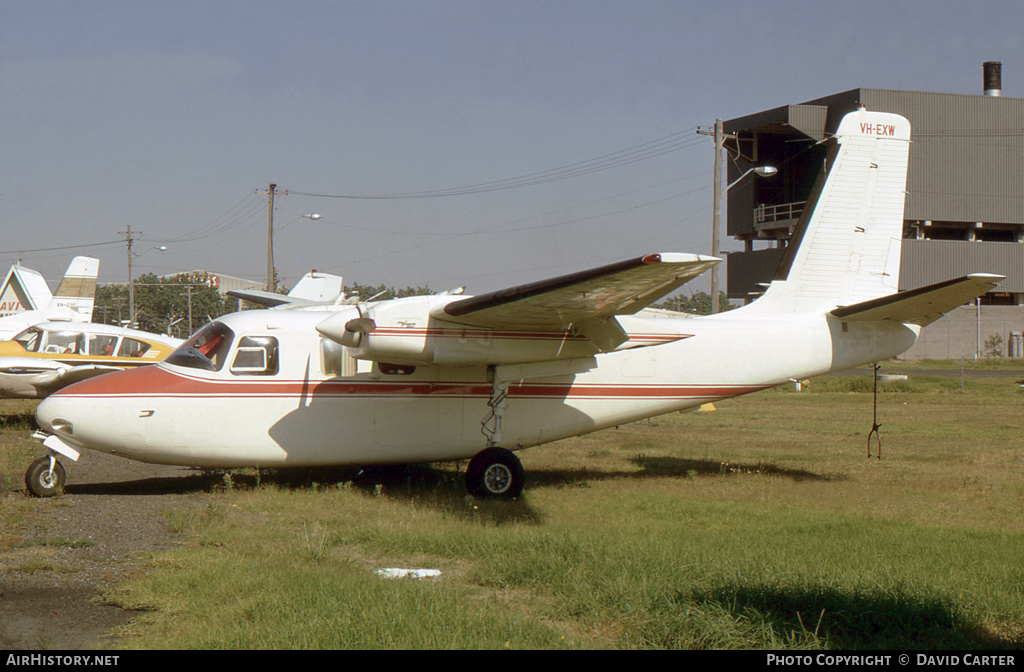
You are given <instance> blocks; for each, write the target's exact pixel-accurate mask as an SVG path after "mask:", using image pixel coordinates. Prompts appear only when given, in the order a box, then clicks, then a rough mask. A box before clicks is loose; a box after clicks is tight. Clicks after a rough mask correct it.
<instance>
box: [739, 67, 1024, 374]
mask: <svg viewBox="0 0 1024 672" xmlns="http://www.w3.org/2000/svg"><path fill="white" fill-rule="evenodd" d="M1000 75H1001V73H1000V67H999V64H998V63H986V64H985V94H984V95H966V94H951V93H928V92H922V91H891V90H882V89H863V88H860V89H852V90H850V91H844V92H842V93H836V94H833V95H830V96H826V97H824V98H818V99H816V100H811V101H808V102H806V103H801V104H798V105H784V106H782V107H777V108H774V109H771V110H765V111H763V112H757V113H755V114H751V115H748V116H745V117H740V118H737V119H731V120H729V121H726V122H725V124H724V130H725V132H726V134H727V136H728V137H729V139H728V140H727V141H726V143H725V147H726V149H727V151H728V153H729V157H730V159H731V160H730V161H729V166H728V179H729V181H730V183H731V182H732V181H734V180H736V179H737V178H739V177H740V176H741V175H743V174H744V172H746V171H747V170H748V169H749V168H752V167H755V166H774V167H776V168H777V169H778V174H777V175H776V176H774V177H772V178H767V179H756V178H748V179H745V180H742V181H741V182H738V183H737V184H736V185H735V186H734V187H733V188H732V189H730V190H729V192H728V219H727V231H728V234H729V235H731V236H733V237H734V238H736V239H738V240H741V241H743V244H744V249H743V251H742V252H733V253H732V254H730V255H729V263H728V271H727V272H728V288H729V289H728V295H729V298H731V299H743V300H748V299H751V298H753V297H756V296H757V295H758V294H759V293H760V292H761V291H763V285H762V284H761V283H767V282H769V281H770V280H771V279H772V277H773V276H774V274H775V269H776V268H777V266H778V262H779V260H780V259H781V257H782V253H783V250H784V248H785V246H786V244H787V242H788V240H789V237H790V235H791V234H792V232H793V230H794V228H795V227H796V225H797V222H798V221H799V218H800V216H801V214H802V213H803V212H804V206H805V205H806V203H807V199H808V196H809V195H810V193H811V190H812V187H813V186H814V183H815V181H816V180H817V178H818V176H819V174H820V173H821V172H822V162H823V161H824V158H825V145H824V144H821V141H822V140H824V139H826V138H827V137H829V134H830V133H832V132H834V131H835V129H836V128H837V126H838V125H839V120H840V119H842V117H843V115H845V114H846V113H847V112H850V111H853V110H855V109H856V108H857V107H858V106H859V105H864V106H865V107H866V108H867V109H869V110H876V111H881V112H895V113H897V114H901V115H903V116H904V117H906V118H908V119H909V120H910V123H911V128H912V131H911V145H910V165H909V169H908V176H907V198H906V205H905V209H904V215H903V217H904V224H903V245H902V263H901V265H900V284H899V288H900V290H907V289H914V288H916V287H921V286H924V285H928V284H931V283H935V282H941V281H943V280H949V279H952V278H956V277H960V276H962V275H965V274H967V273H973V272H988V273H999V274H1001V275H1005V276H1007V277H1006V280H1004V281H1003V282H1002V283H1001V284H1000V285H999V286H998V287H997V288H996V290H995V291H993V292H989V293H988V294H986V295H985V296H983V297H982V298H981V300H980V303H979V304H978V305H971V306H964V307H961V308H958V309H957V310H955V311H953V312H952V313H950V314H949V315H947V316H946V317H944V318H943V319H942V320H939V321H938V322H935V323H933V324H932V325H929V326H928V327H927V328H925V330H924V331H923V332H922V335H921V337H920V338H919V339H918V342H917V344H916V345H915V346H914V347H913V348H912V349H911V350H910V351H908V353H907V354H906V355H905V356H906V357H908V358H923V357H927V358H937V359H945V358H973V357H975V356H985V355H990V356H995V355H996V353H998V354H999V355H1001V356H1011V357H1024V339H1022V332H1024V99H1021V98H1010V97H1004V96H1002V92H1001V90H1000V89H1001V85H1000V83H999V82H1000V79H1001V76H1000Z"/></svg>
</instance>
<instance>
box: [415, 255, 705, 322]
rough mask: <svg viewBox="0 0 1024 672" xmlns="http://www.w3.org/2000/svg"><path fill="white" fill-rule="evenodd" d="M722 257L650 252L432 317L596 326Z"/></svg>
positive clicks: (442, 309) (458, 304) (467, 302)
mask: <svg viewBox="0 0 1024 672" xmlns="http://www.w3.org/2000/svg"><path fill="white" fill-rule="evenodd" d="M720 261H721V259H717V258H715V257H708V256H701V255H696V254H669V253H664V254H649V255H647V256H644V257H639V258H635V259H628V260H626V261H620V262H618V263H614V264H609V265H607V266H600V267H598V268H592V269H589V270H586V271H580V272H578V273H570V274H568V275H562V276H559V277H557V278H551V279H548V280H541V281H539V282H533V283H530V284H526V285H519V286H518V287H510V288H508V289H502V290H499V291H497V292H491V293H490V294H482V295H480V296H473V297H469V298H465V299H460V300H458V301H452V302H450V303H448V304H445V305H443V306H438V307H437V308H436V309H434V310H432V311H431V315H432V316H433V317H435V318H437V319H440V320H445V321H447V322H456V323H459V324H466V325H470V326H475V327H487V328H494V329H529V330H539V331H544V330H558V329H566V328H568V327H569V326H570V325H576V326H577V327H578V326H580V325H587V324H589V325H594V324H596V323H597V322H600V321H602V320H606V319H607V318H610V317H613V316H615V315H632V314H635V313H638V312H640V311H641V310H642V309H644V308H646V307H647V306H649V305H651V304H652V303H654V302H655V301H657V300H658V299H660V298H661V297H663V296H665V295H666V294H669V293H670V292H672V291H674V290H676V289H678V288H679V287H681V286H682V285H683V284H685V283H686V282H687V281H689V280H691V279H692V278H694V277H696V276H698V275H700V274H701V273H703V272H704V271H706V270H708V269H710V268H711V267H712V266H714V265H715V264H717V263H719V262H720Z"/></svg>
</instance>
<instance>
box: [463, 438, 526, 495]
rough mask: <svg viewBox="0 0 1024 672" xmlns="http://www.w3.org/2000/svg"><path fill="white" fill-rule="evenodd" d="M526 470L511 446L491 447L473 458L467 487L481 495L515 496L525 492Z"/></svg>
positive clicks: (470, 491)
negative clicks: (508, 447)
mask: <svg viewBox="0 0 1024 672" xmlns="http://www.w3.org/2000/svg"><path fill="white" fill-rule="evenodd" d="M525 483H526V471H525V470H524V469H523V463H522V462H520V461H519V458H518V457H516V456H515V454H514V453H513V452H512V451H511V450H506V449H505V448H487V449H485V450H482V451H480V452H479V453H477V454H476V457H474V458H473V459H472V460H470V461H469V468H468V469H467V470H466V489H467V490H469V494H471V495H473V496H474V497H478V498H480V499H486V498H494V499H515V498H516V497H518V496H519V495H520V494H521V493H522V492H523V485H524V484H525Z"/></svg>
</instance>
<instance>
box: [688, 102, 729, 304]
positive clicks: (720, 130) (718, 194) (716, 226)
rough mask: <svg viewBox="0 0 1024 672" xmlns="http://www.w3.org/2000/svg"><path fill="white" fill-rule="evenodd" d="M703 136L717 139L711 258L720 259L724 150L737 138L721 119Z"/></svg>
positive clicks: (714, 296) (714, 298)
mask: <svg viewBox="0 0 1024 672" xmlns="http://www.w3.org/2000/svg"><path fill="white" fill-rule="evenodd" d="M697 132H698V133H700V134H701V135H708V136H713V137H714V139H715V179H714V192H715V193H714V199H715V202H714V204H713V206H712V211H711V212H712V214H711V256H712V257H718V255H719V252H720V247H719V242H718V239H719V233H720V232H721V229H722V224H721V220H722V148H723V147H724V146H725V140H726V138H734V137H736V136H734V135H732V134H730V135H726V133H725V125H724V123H723V122H722V120H721V119H715V130H714V132H712V131H700V130H698V131H697ZM718 294H719V289H718V265H716V266H713V267H712V268H711V313H712V314H714V313H717V312H718Z"/></svg>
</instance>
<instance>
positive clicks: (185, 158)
mask: <svg viewBox="0 0 1024 672" xmlns="http://www.w3.org/2000/svg"><path fill="white" fill-rule="evenodd" d="M1022 25H1024V5H1022V4H1021V3H1019V2H985V1H981V2H975V3H969V4H968V3H961V2H914V3H892V2H871V1H869V2H859V3H844V4H840V3H833V2H820V1H819V2H797V1H791V2H782V1H780V2H770V1H761V2H721V3H687V2H681V1H679V0H676V1H674V2H653V1H644V0H633V1H628V2H627V1H623V2H618V1H608V2H603V1H600V0H586V1H584V0H561V1H557V2H555V1H549V2H537V1H533V0H517V1H515V2H512V1H506V2H489V1H484V0H477V1H430V0H419V1H415V2H413V1H400V0H394V1H390V0H377V1H374V2H343V1H331V0H318V1H313V0H309V1H298V0H296V1H283V2H282V1H278V2H263V1H261V0H246V1H244V2H242V1H239V2H233V1H228V0H225V1H205V2H184V1H181V0H175V1H174V2H166V1H164V2H146V1H140V0H132V1H130V2H118V1H107V2H80V1H79V2H67V1H62V0H48V1H46V2H38V0H36V1H22V0H3V2H0V137H2V138H3V141H2V146H3V153H2V156H3V165H2V167H0V177H2V180H0V222H2V225H0V226H2V228H0V230H2V231H3V234H4V235H3V242H2V243H0V252H4V254H3V256H2V258H0V266H2V267H6V265H7V264H9V263H13V262H14V261H15V260H16V259H17V258H19V257H20V258H21V259H22V260H23V263H24V264H25V265H26V266H29V267H30V268H35V269H37V270H40V271H42V272H43V273H44V274H45V276H46V277H47V278H48V280H50V281H51V284H53V283H55V282H56V281H57V280H58V279H59V276H60V275H61V274H62V272H63V270H64V268H65V267H66V266H67V263H68V261H69V259H70V257H71V256H73V255H74V254H76V253H90V254H93V255H94V256H97V257H99V258H100V259H101V262H102V263H101V268H100V281H101V282H117V281H124V280H125V279H126V277H127V269H126V259H125V257H126V252H125V246H124V244H123V243H120V244H112V245H100V246H95V247H88V248H82V249H79V250H51V251H38V252H30V251H24V252H20V253H19V252H18V250H34V249H38V248H47V247H56V246H65V245H67V246H70V245H87V244H93V243H103V242H107V241H114V240H117V239H118V238H119V237H120V236H119V235H118V232H120V231H124V230H125V229H126V227H127V226H129V225H130V226H131V227H132V229H133V230H136V231H141V232H143V238H142V239H141V240H139V241H138V242H137V243H136V245H137V247H136V251H139V252H143V254H142V256H140V257H138V258H137V259H136V261H135V270H136V272H137V273H139V272H147V271H153V272H158V273H165V272H173V271H178V270H187V269H193V268H202V269H207V270H211V271H216V272H220V273H225V274H230V275H238V276H243V277H251V278H254V279H260V278H263V277H265V273H266V271H265V269H266V227H267V207H266V200H265V198H264V197H263V196H260V195H258V194H256V191H257V190H265V189H266V187H267V185H268V183H270V182H274V183H276V184H277V185H279V188H281V189H288V190H289V191H291V192H293V193H292V194H291V195H289V196H283V197H279V198H278V199H277V210H276V212H275V224H276V226H277V227H279V228H281V230H280V231H279V232H278V234H277V235H276V237H275V260H276V265H277V267H278V269H279V274H280V275H281V276H282V277H283V279H284V281H285V282H286V283H289V284H291V283H294V281H295V279H297V278H298V277H299V276H301V275H302V274H303V273H304V272H306V271H308V270H310V269H311V268H317V269H319V270H326V271H330V272H334V273H337V274H340V275H343V276H345V278H346V280H348V281H356V282H361V283H366V284H377V283H381V282H386V283H389V284H394V285H398V286H405V285H429V286H430V287H432V288H434V289H436V290H443V289H448V288H451V287H455V286H458V285H468V291H469V292H473V293H476V292H483V291H489V290H493V289H497V288H500V287H503V286H509V285H514V284H518V283H521V282H528V281H530V280H535V279H540V278H543V277H548V276H552V275H557V274H561V273H566V272H571V271H574V270H579V269H581V268H586V267H588V266H593V265H597V264H602V263H608V262H612V261H615V260H618V259H622V258H627V257H630V256H636V255H640V254H646V253H650V252H657V251H675V252H702V253H708V252H709V251H710V219H711V172H712V171H711V165H712V147H711V144H710V143H709V142H708V141H706V140H703V141H702V139H703V136H698V135H696V133H694V129H695V127H696V126H698V125H701V126H708V125H710V124H712V123H713V122H714V119H715V118H716V117H721V118H724V119H728V118H732V117H737V116H742V115H745V114H749V113H752V112H757V111H759V110H763V109H767V108H771V107H776V106H779V105H784V104H789V103H798V102H802V101H805V100H809V99H812V98H817V97H820V96H824V95H828V94H831V93H836V92H839V91H845V90H848V89H851V88H855V87H859V86H862V87H872V88H893V89H914V90H924V91H942V92H951V93H972V94H977V93H980V92H981V84H982V70H981V64H982V62H984V61H986V60H999V61H1002V62H1003V88H1004V91H1005V95H1010V96H1017V97H1019V96H1022V95H1024V38H1022V31H1021V26H1022ZM677 134H678V135H677ZM666 137H673V138H676V140H675V141H674V142H675V144H673V145H672V146H671V147H672V148H674V150H675V151H671V152H667V153H663V154H661V155H660V156H650V155H651V154H656V153H657V152H646V153H645V154H644V156H647V157H648V158H645V159H644V160H640V161H635V162H632V163H629V164H627V165H622V166H619V167H616V168H614V169H609V170H603V171H597V172H591V173H589V174H587V175H583V176H579V177H574V178H570V179H563V180H557V181H544V182H543V183H542V184H538V185H534V186H529V187H523V188H517V189H507V190H500V191H492V192H486V193H477V194H469V195H461V196H452V197H444V198H429V199H383V200H381V199H338V198H316V197H310V196H301V195H298V194H297V193H296V192H305V193H317V194H332V195H348V196H371V195H385V194H396V193H407V192H422V191H436V190H443V189H449V188H455V187H464V186H468V185H480V184H484V183H488V182H494V181H499V180H505V179H509V178H515V177H518V176H522V175H529V174H534V173H538V172H541V171H547V170H550V169H555V168H559V167H562V166H568V165H572V164H577V163H578V162H583V161H587V160H589V159H593V158H595V157H602V156H606V155H609V154H612V153H614V152H619V151H621V150H625V149H628V148H631V147H637V146H640V145H643V144H645V143H648V142H651V141H654V140H657V139H659V138H666ZM308 213H318V214H321V215H322V218H321V219H319V220H317V221H315V222H314V221H311V220H307V219H303V218H301V215H303V214H308ZM159 245H166V246H167V247H168V250H167V251H166V252H157V251H155V250H152V249H151V248H152V247H155V246H159ZM723 247H724V249H730V248H731V247H733V246H732V245H731V244H730V243H729V242H728V241H726V242H725V243H724V244H723ZM147 250H148V251H147ZM704 284H705V285H706V283H704ZM694 289H707V287H706V286H703V285H701V281H700V280H698V281H695V283H694Z"/></svg>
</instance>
